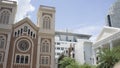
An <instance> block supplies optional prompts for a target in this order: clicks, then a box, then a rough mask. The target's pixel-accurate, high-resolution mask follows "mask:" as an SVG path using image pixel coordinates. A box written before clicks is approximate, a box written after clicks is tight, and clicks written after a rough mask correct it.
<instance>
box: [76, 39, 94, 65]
mask: <svg viewBox="0 0 120 68" xmlns="http://www.w3.org/2000/svg"><path fill="white" fill-rule="evenodd" d="M77 41H78V42H77V43H76V45H75V47H74V48H75V51H74V53H75V60H76V61H78V62H79V63H81V64H84V63H86V64H90V65H91V64H92V63H93V59H92V42H91V41H90V40H82V39H78V40H77Z"/></svg>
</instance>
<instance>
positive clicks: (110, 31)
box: [96, 27, 120, 41]
mask: <svg viewBox="0 0 120 68" xmlns="http://www.w3.org/2000/svg"><path fill="white" fill-rule="evenodd" d="M119 31H120V29H119V28H114V27H104V28H103V29H102V31H101V32H100V34H99V35H98V37H97V39H96V41H99V40H102V39H104V38H107V37H109V36H111V35H113V34H115V33H117V32H119Z"/></svg>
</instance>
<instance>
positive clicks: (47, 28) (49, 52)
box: [37, 5, 55, 68]
mask: <svg viewBox="0 0 120 68" xmlns="http://www.w3.org/2000/svg"><path fill="white" fill-rule="evenodd" d="M37 21H38V22H37V25H38V27H39V36H38V49H37V50H38V52H37V53H38V54H37V68H55V65H54V64H55V55H54V54H55V50H54V49H55V45H54V42H55V41H54V36H55V8H54V7H50V6H43V5H41V6H40V8H39V11H38V17H37ZM44 60H46V61H44Z"/></svg>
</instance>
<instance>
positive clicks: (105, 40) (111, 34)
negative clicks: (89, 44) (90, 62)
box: [93, 27, 120, 65]
mask: <svg viewBox="0 0 120 68" xmlns="http://www.w3.org/2000/svg"><path fill="white" fill-rule="evenodd" d="M119 41H120V29H119V28H114V27H104V28H103V30H102V31H101V32H100V34H99V36H98V37H97V39H96V41H95V43H94V44H93V56H94V64H95V65H96V64H97V61H98V58H99V57H98V56H97V53H98V52H99V49H100V48H109V49H111V48H113V47H116V46H119V45H120V42H119Z"/></svg>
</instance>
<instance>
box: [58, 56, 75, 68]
mask: <svg viewBox="0 0 120 68" xmlns="http://www.w3.org/2000/svg"><path fill="white" fill-rule="evenodd" d="M74 63H75V60H74V59H72V58H69V57H64V58H63V59H62V60H60V62H59V65H60V68H68V67H70V66H71V65H72V64H74Z"/></svg>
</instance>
